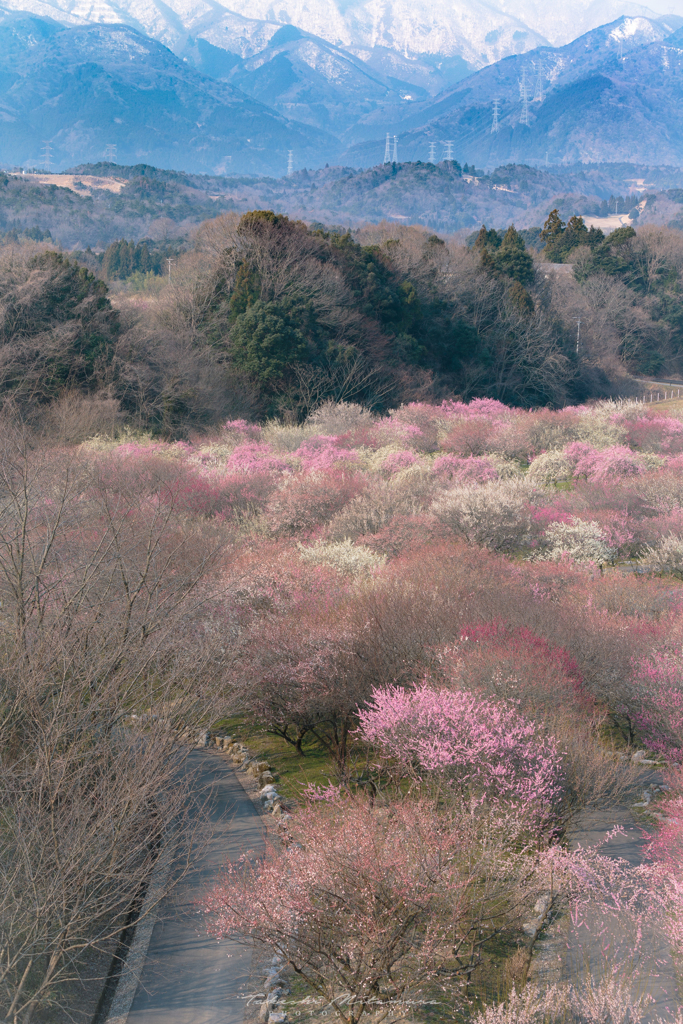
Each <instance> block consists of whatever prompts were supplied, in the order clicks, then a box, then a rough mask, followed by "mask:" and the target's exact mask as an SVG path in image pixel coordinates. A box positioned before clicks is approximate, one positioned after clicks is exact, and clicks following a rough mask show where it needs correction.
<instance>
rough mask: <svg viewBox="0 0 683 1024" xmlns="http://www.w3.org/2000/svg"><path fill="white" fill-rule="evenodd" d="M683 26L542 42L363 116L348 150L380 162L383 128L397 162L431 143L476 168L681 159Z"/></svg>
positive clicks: (359, 161)
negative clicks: (387, 113) (450, 84)
mask: <svg viewBox="0 0 683 1024" xmlns="http://www.w3.org/2000/svg"><path fill="white" fill-rule="evenodd" d="M682 100H683V29H681V28H678V29H677V30H676V31H673V32H672V31H671V23H667V20H666V19H662V20H657V21H653V20H651V19H647V18H620V19H618V20H617V21H616V22H613V23H612V24H611V25H605V26H602V27H601V28H598V29H594V30H593V31H591V32H589V33H587V34H586V35H584V36H581V37H580V38H579V39H576V40H575V41H574V42H572V43H569V44H568V45H566V46H563V47H558V48H552V47H538V48H537V49H536V50H534V51H533V52H532V53H529V54H525V55H522V56H514V57H507V58H505V59H504V60H501V61H498V62H497V63H496V64H493V65H491V66H489V67H486V68H483V69H482V70H481V71H478V72H475V73H474V74H472V75H470V76H469V77H468V78H466V79H465V80H464V81H462V82H460V83H458V85H456V86H455V87H454V88H451V89H449V90H447V91H445V92H443V93H441V94H440V95H439V96H438V97H436V98H435V99H433V100H429V101H427V102H424V101H423V102H419V103H416V104H414V105H413V107H412V109H411V111H410V112H409V114H408V116H405V117H402V118H401V119H400V120H397V121H396V122H394V124H388V123H387V120H386V118H381V119H379V118H377V117H376V116H374V115H370V116H366V117H364V118H363V119H362V121H361V122H360V123H359V124H358V125H357V126H356V128H355V129H354V132H355V134H356V137H358V136H359V135H363V134H364V135H365V137H366V139H367V138H369V137H370V136H372V137H373V138H372V142H371V143H370V142H360V143H358V144H356V145H353V146H352V147H351V148H349V150H347V152H346V153H345V154H344V157H343V159H344V162H346V163H349V164H351V165H352V166H368V165H369V164H371V163H375V162H377V161H378V159H379V154H380V153H381V151H382V145H383V136H382V134H381V133H382V132H383V131H389V132H391V133H392V134H394V133H395V134H397V135H399V151H398V156H399V160H402V161H405V160H409V161H414V160H420V159H421V160H425V159H427V158H428V155H429V144H430V143H434V150H435V154H436V159H437V160H441V159H443V156H444V153H445V152H446V147H445V143H446V141H450V142H451V143H452V151H453V153H454V154H455V156H456V158H457V159H459V160H460V161H461V162H462V161H467V162H469V163H475V164H476V165H477V166H478V167H485V166H488V167H495V166H498V165H499V164H504V163H508V162H514V163H530V164H538V163H546V162H547V163H548V164H551V165H553V164H562V163H576V162H578V161H587V162H592V161H598V162H599V161H638V162H642V163H648V164H673V165H679V164H681V163H682V162H683V106H682V103H681V101H682Z"/></svg>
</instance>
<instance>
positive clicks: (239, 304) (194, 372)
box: [0, 211, 683, 436]
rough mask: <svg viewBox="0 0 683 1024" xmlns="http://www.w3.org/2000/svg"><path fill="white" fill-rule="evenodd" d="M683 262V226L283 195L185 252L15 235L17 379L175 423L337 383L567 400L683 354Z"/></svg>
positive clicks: (11, 381)
mask: <svg viewBox="0 0 683 1024" xmlns="http://www.w3.org/2000/svg"><path fill="white" fill-rule="evenodd" d="M525 239H526V241H525ZM526 242H529V243H531V244H530V245H529V246H527V244H526ZM532 244H533V248H532ZM79 255H80V259H79ZM565 267H566V270H565ZM682 269H683V235H682V234H681V233H680V232H679V231H677V230H675V229H670V228H660V227H655V226H652V225H645V226H643V227H641V228H639V229H638V231H636V230H635V229H634V228H632V227H625V228H621V229H619V230H617V231H614V232H612V233H611V234H610V235H607V236H604V235H603V233H602V232H601V231H600V230H595V229H591V230H590V231H589V230H588V229H587V228H586V226H585V224H584V222H583V220H582V219H581V218H579V217H573V218H571V219H570V220H569V221H568V222H567V223H565V222H563V221H562V220H561V218H560V216H559V214H558V213H557V211H552V212H551V214H550V215H549V217H548V218H547V221H546V223H545V225H544V227H543V228H542V229H540V230H539V231H538V232H530V231H524V232H518V231H517V230H516V229H515V228H514V226H510V227H509V228H508V229H507V231H505V232H502V231H495V230H494V229H487V228H486V227H482V228H481V230H480V231H479V232H478V233H477V234H475V235H474V236H473V237H472V239H470V244H468V245H459V244H456V243H454V242H453V241H449V240H444V239H442V238H440V237H438V236H437V235H434V234H430V233H429V232H428V231H427V230H425V229H420V228H407V227H399V226H396V225H389V224H386V223H384V224H380V225H375V226H367V227H364V228H361V229H358V230H357V231H355V232H353V233H349V232H347V231H343V230H338V231H336V230H328V229H326V228H324V227H323V226H322V225H315V224H314V225H311V226H307V225H306V224H304V223H303V222H300V221H292V220H290V219H289V218H287V217H286V216H284V215H281V214H275V213H273V212H269V211H257V212H252V213H247V214H245V215H243V216H241V217H240V216H238V215H236V214H224V215H222V216H220V217H218V218H214V219H212V220H209V221H206V222H205V223H204V224H203V225H202V226H201V228H200V229H199V231H198V232H197V234H196V238H195V240H194V242H193V244H192V246H189V245H188V246H186V247H185V251H182V249H181V247H178V246H176V247H171V246H169V245H159V244H158V243H154V242H152V241H149V242H142V243H133V242H130V241H126V240H125V239H122V240H118V241H117V242H114V243H112V244H111V245H110V246H109V247H108V248H107V249H106V250H105V251H104V252H103V253H101V254H100V255H99V256H96V255H95V254H93V253H81V254H75V255H74V254H71V255H65V254H64V253H61V252H57V251H55V250H54V246H53V243H52V241H51V239H49V238H48V239H45V238H43V239H42V240H38V239H29V238H17V239H13V238H12V239H8V240H6V242H5V245H4V247H3V250H2V264H1V268H0V275H1V276H0V292H1V294H2V323H1V325H0V331H1V335H0V337H1V339H2V348H1V349H0V353H1V357H0V372H1V376H0V387H1V389H2V394H3V396H4V399H5V400H8V399H11V400H12V401H13V402H15V403H19V404H20V405H21V406H22V408H23V409H25V410H26V412H27V414H28V413H29V412H30V415H37V416H39V417H40V416H44V415H46V410H47V409H48V407H50V408H51V403H52V401H53V400H54V399H60V400H64V396H70V400H73V399H74V396H76V397H78V396H80V399H82V398H88V399H92V398H93V397H96V398H97V400H98V403H99V404H98V405H97V408H98V409H99V410H100V411H103V410H105V407H106V410H107V413H106V415H107V416H110V415H111V414H112V413H111V410H112V409H116V410H117V415H118V416H120V417H123V418H128V419H129V420H130V422H134V423H135V424H136V425H137V426H138V427H143V428H145V429H151V430H152V431H153V432H156V433H160V434H163V435H164V436H176V435H177V436H182V435H183V434H185V433H186V432H187V431H188V430H192V429H197V428H203V427H208V426H210V425H212V424H214V423H215V422H217V421H219V420H220V419H221V418H224V417H225V416H228V415H232V416H240V415H244V416H250V417H257V418H258V417H267V416H272V415H280V416H287V417H290V418H292V419H293V420H294V421H299V420H301V419H302V418H303V417H305V416H306V415H307V414H308V413H309V412H310V411H311V410H312V409H314V408H315V407H316V406H317V405H319V404H320V403H321V402H323V401H325V400H328V399H329V400H335V401H348V400H354V401H359V402H362V403H363V404H364V405H366V406H368V407H370V408H373V409H375V410H377V411H382V410H385V409H387V408H390V407H394V406H396V405H397V404H400V403H402V402H407V401H413V400H421V399H426V400H440V399H442V398H444V397H447V396H452V395H453V394H457V395H460V396H462V397H463V398H465V399H468V398H472V397H490V398H495V399H498V400H500V401H505V402H507V403H508V404H511V405H517V406H527V407H529V406H530V407H536V406H543V405H547V406H551V407H557V406H561V405H563V404H567V403H577V402H581V401H584V400H586V399H589V398H592V397H601V396H602V397H604V396H609V395H614V394H618V393H621V394H624V393H629V391H633V390H634V388H635V387H636V385H635V384H634V382H633V380H632V379H631V378H630V377H629V374H631V375H636V376H637V375H639V374H643V373H645V374H653V373H664V372H665V373H668V374H672V373H675V374H678V373H680V372H681V371H682V370H683V363H682V360H683V300H682V297H681V284H680V274H681V270H682ZM579 320H580V321H581V325H580V329H579V328H578V321H579Z"/></svg>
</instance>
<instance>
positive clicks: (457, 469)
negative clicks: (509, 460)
mask: <svg viewBox="0 0 683 1024" xmlns="http://www.w3.org/2000/svg"><path fill="white" fill-rule="evenodd" d="M432 469H433V471H434V473H436V475H437V476H440V477H443V478H444V479H448V480H456V481H457V482H458V483H477V484H485V483H488V481H489V480H497V479H498V470H497V469H496V467H495V466H494V464H493V463H492V462H491V460H490V459H487V458H478V457H477V456H475V455H470V456H469V458H466V459H461V458H457V456H455V455H440V456H439V458H438V459H435V460H434V462H433V464H432Z"/></svg>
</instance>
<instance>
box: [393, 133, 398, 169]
mask: <svg viewBox="0 0 683 1024" xmlns="http://www.w3.org/2000/svg"><path fill="white" fill-rule="evenodd" d="M393 162H394V163H395V164H397V163H398V135H394V158H393Z"/></svg>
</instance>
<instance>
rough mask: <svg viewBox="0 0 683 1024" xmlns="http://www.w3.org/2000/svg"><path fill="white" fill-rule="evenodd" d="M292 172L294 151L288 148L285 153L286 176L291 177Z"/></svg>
mask: <svg viewBox="0 0 683 1024" xmlns="http://www.w3.org/2000/svg"><path fill="white" fill-rule="evenodd" d="M293 173H294V153H293V152H292V150H291V149H290V150H289V152H288V153H287V177H288V178H291V177H292V174H293Z"/></svg>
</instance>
